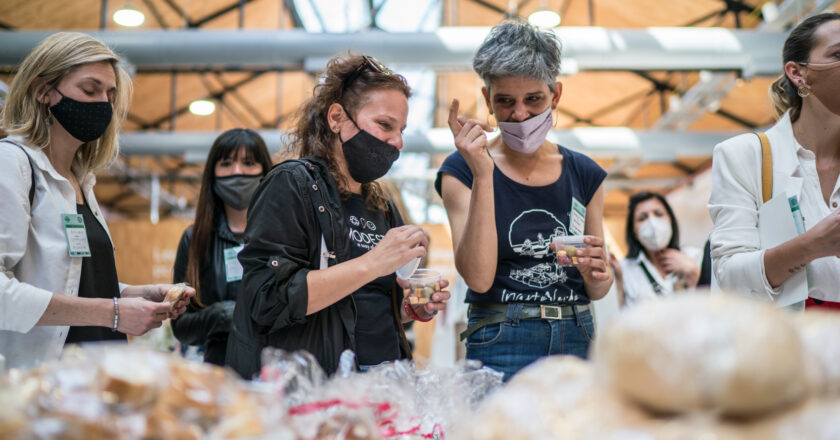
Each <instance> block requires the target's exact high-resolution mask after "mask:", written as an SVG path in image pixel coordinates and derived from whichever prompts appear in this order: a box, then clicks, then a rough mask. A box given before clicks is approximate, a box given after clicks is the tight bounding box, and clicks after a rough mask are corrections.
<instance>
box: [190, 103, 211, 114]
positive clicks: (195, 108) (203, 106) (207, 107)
mask: <svg viewBox="0 0 840 440" xmlns="http://www.w3.org/2000/svg"><path fill="white" fill-rule="evenodd" d="M214 111H216V104H215V103H213V101H210V100H209V99H197V100H195V101H193V102H191V103H190V113H192V114H194V115H198V116H207V115H212V114H213V112H214Z"/></svg>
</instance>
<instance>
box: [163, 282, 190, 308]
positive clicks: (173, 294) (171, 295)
mask: <svg viewBox="0 0 840 440" xmlns="http://www.w3.org/2000/svg"><path fill="white" fill-rule="evenodd" d="M186 291H187V286H186V285H185V284H183V283H178V284H175V285H174V286H172V287H170V288H169V290H168V291H167V292H166V301H167V302H169V305H170V307H171V308H174V307H175V303H177V302H178V301H180V300H181V298H183V297H184V293H185V292H186Z"/></svg>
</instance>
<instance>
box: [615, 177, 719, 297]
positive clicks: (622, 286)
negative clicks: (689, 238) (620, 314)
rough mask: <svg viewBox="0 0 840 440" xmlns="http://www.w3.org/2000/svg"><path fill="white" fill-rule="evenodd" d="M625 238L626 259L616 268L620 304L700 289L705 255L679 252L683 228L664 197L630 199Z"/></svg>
mask: <svg viewBox="0 0 840 440" xmlns="http://www.w3.org/2000/svg"><path fill="white" fill-rule="evenodd" d="M626 237H627V258H625V259H624V260H622V261H621V265H620V269H619V268H616V279H617V280H619V282H618V283H617V287H618V292H619V301H620V304H622V305H630V304H633V303H636V302H639V301H642V300H645V299H650V298H655V297H657V296H665V295H671V294H673V293H674V291H678V290H682V289H693V288H694V287H696V286H697V281H698V280H699V279H700V265H699V261H700V259H701V257H702V253H701V251H700V250H699V249H694V248H685V249H682V250H681V249H680V229H679V226H677V219H676V217H674V211H673V210H672V209H671V205H669V204H668V201H667V200H665V197H662V196H661V195H660V194H656V193H652V192H647V191H645V192H641V193H638V194H635V195H633V197H630V207H629V210H628V213H627V230H626Z"/></svg>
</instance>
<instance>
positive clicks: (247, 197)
mask: <svg viewBox="0 0 840 440" xmlns="http://www.w3.org/2000/svg"><path fill="white" fill-rule="evenodd" d="M262 176H263V175H262V174H253V175H252V174H236V175H233V176H225V177H217V178H216V181H215V182H213V192H214V193H216V195H217V196H219V198H220V199H222V202H224V203H225V204H226V205H228V206H230V207H231V208H233V209H235V210H237V211H242V210H243V209H247V208H248V204H250V203H251V197H253V196H254V191H256V190H257V187H258V186H260V179H261V178H262Z"/></svg>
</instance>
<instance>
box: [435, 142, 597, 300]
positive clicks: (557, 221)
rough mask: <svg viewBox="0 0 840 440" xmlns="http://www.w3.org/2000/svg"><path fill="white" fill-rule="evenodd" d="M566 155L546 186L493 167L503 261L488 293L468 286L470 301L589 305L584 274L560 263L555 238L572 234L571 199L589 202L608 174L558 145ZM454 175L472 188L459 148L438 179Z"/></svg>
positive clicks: (439, 172)
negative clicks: (519, 179) (523, 181)
mask: <svg viewBox="0 0 840 440" xmlns="http://www.w3.org/2000/svg"><path fill="white" fill-rule="evenodd" d="M557 148H558V150H559V152H560V154H561V155H563V171H562V173H561V174H560V177H559V178H558V179H557V180H556V181H554V182H553V183H550V184H548V185H545V186H528V185H523V184H521V183H517V182H515V181H513V180H512V179H510V178H509V177H507V176H505V175H504V173H502V172H501V171H500V170H499V168H498V167H494V169H493V190H494V194H493V195H494V201H495V207H496V236H497V239H498V256H499V257H498V258H499V261H498V264H497V265H496V276H495V279H494V280H493V286H492V287H491V288H490V290H489V291H487V292H486V293H476V292H473V291H472V290H467V299H466V302H468V303H484V304H488V303H491V304H499V303H526V304H551V305H569V304H587V303H588V302H589V297H588V296H586V292H585V291H584V287H583V277H582V276H581V275H580V272H578V270H577V269H576V268H575V267H561V266H559V265H557V262H556V259H555V257H554V254H553V253H552V252H551V250H550V249H549V247H548V246H549V244H550V243H551V240H552V238H554V237H555V236H558V235H561V236H562V235H571V234H570V233H569V213H570V212H571V209H572V197H574V198H576V199H577V200H578V201H580V203H582V204H583V205H584V206H587V205H588V204H589V201H590V200H591V199H592V196H594V195H595V192H596V191H597V190H598V187H600V186H601V182H603V181H604V178H605V177H606V176H607V173H606V171H604V170H603V169H602V168H601V167H600V166H599V165H598V164H597V163H595V161H593V160H592V159H590V158H589V157H587V156H585V155H583V154H580V153H577V152H574V151H571V150H569V149H566V148H563V147H561V146H559V145H558V146H557ZM442 174H449V175H451V176H453V177H455V178H456V179H458V180H459V181H461V182H462V183H463V184H464V185H466V186H467V187H468V188H472V182H473V175H472V172H470V168H469V166H467V163H466V161H464V158H463V157H462V156H461V154H460V153H459V152H457V151H456V152H454V153H452V154H451V155H449V157H447V158H446V160H445V161H444V162H443V165H441V167H440V170H439V171H438V174H437V179H436V180H435V189H436V190H437V192H438V194H440V182H441V175H442Z"/></svg>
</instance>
